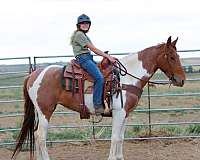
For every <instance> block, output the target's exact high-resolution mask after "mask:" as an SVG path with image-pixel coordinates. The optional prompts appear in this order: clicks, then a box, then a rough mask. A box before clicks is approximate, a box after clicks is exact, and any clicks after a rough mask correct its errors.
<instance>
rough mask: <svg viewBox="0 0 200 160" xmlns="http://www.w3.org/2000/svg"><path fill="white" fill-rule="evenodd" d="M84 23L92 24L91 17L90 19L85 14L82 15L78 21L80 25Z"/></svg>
mask: <svg viewBox="0 0 200 160" xmlns="http://www.w3.org/2000/svg"><path fill="white" fill-rule="evenodd" d="M82 22H88V23H90V24H91V20H90V17H88V16H87V15H85V14H82V15H80V16H79V17H78V19H77V24H80V23H82Z"/></svg>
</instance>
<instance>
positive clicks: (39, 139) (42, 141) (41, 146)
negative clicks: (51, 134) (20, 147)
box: [35, 111, 49, 160]
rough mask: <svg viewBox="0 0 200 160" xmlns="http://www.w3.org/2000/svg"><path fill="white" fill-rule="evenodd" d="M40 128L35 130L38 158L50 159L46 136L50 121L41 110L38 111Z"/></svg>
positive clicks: (38, 159) (40, 159)
mask: <svg viewBox="0 0 200 160" xmlns="http://www.w3.org/2000/svg"><path fill="white" fill-rule="evenodd" d="M37 115H38V120H39V122H38V128H37V130H36V131H35V145H36V159H37V160H49V155H48V151H47V147H46V138H47V130H48V121H47V119H46V118H45V116H44V115H43V114H42V112H41V111H39V112H38V114H37Z"/></svg>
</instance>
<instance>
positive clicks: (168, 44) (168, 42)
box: [167, 36, 172, 47]
mask: <svg viewBox="0 0 200 160" xmlns="http://www.w3.org/2000/svg"><path fill="white" fill-rule="evenodd" d="M171 41H172V40H171V36H170V37H169V38H168V40H167V47H169V46H170V45H171Z"/></svg>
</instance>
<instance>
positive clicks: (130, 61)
mask: <svg viewBox="0 0 200 160" xmlns="http://www.w3.org/2000/svg"><path fill="white" fill-rule="evenodd" d="M120 62H121V63H122V64H123V65H124V66H125V67H126V69H127V72H128V73H130V74H132V75H133V76H136V77H138V78H142V77H144V76H146V77H150V76H151V75H150V74H149V73H148V72H147V70H146V69H145V68H143V66H142V61H140V60H139V59H138V53H135V54H133V53H130V54H129V55H128V56H125V57H123V58H122V59H121V60H120ZM137 81H138V80H137V79H136V78H133V77H131V76H129V75H126V76H124V77H123V76H121V83H124V84H132V85H136V83H137Z"/></svg>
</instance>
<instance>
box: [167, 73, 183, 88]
mask: <svg viewBox="0 0 200 160" xmlns="http://www.w3.org/2000/svg"><path fill="white" fill-rule="evenodd" d="M170 80H171V82H172V84H173V85H174V86H178V87H183V85H184V80H183V79H181V78H179V77H178V76H175V75H174V76H172V77H171V78H170Z"/></svg>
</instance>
